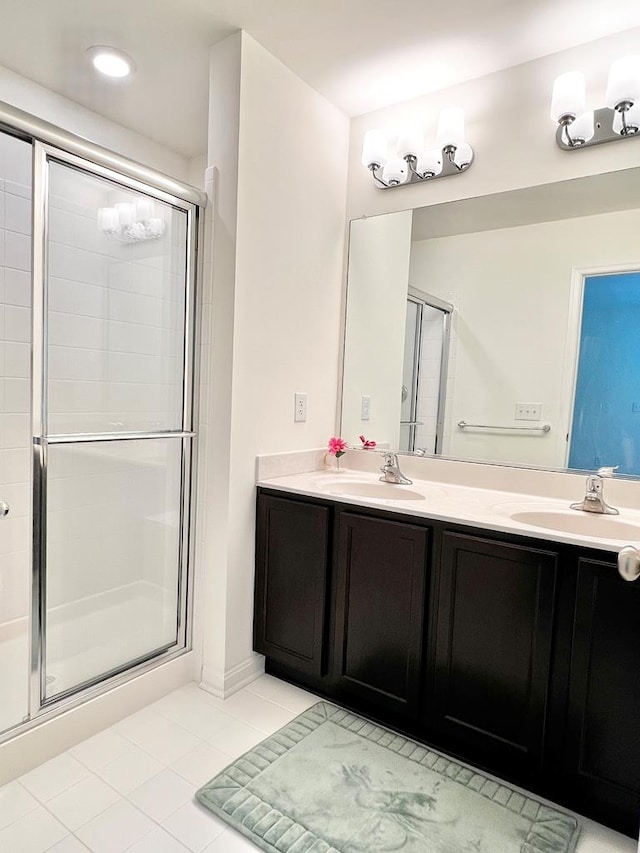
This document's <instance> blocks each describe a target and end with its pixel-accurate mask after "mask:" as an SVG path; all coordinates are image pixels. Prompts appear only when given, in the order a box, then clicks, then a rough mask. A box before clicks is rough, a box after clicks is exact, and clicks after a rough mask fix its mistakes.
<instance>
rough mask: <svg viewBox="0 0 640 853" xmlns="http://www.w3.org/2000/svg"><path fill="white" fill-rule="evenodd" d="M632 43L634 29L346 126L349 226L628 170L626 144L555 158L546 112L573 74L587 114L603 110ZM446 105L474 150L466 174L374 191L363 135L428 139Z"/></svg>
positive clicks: (638, 33)
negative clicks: (458, 111)
mask: <svg viewBox="0 0 640 853" xmlns="http://www.w3.org/2000/svg"><path fill="white" fill-rule="evenodd" d="M639 39H640V29H633V30H627V31H626V32H622V33H617V34H616V35H613V36H610V37H608V38H604V39H599V40H598V41H594V42H591V43H589V44H586V45H581V46H579V47H576V48H573V49H571V50H567V51H563V52H561V53H555V54H552V55H551V56H547V57H544V58H542V59H538V60H535V61H532V62H527V63H525V64H523V65H517V66H515V67H513V68H508V69H506V70H505V71H499V72H496V73H494V74H489V75H487V76H486V77H481V78H478V79H477V80H471V81H469V82H467V83H463V84H460V85H459V86H455V87H452V88H450V89H446V90H443V91H442V92H437V93H434V94H432V95H428V96H425V97H422V98H416V99H414V100H411V101H405V102H403V103H399V104H397V105H395V106H392V107H388V108H386V109H382V110H378V111H376V112H372V113H367V114H365V115H362V116H358V117H357V118H355V119H354V120H353V122H352V125H351V141H350V152H349V196H348V206H347V216H348V218H349V219H354V218H356V217H359V216H362V215H363V214H366V215H373V214H375V213H386V212H390V211H393V210H404V209H406V208H409V207H422V206H424V205H432V204H438V203H440V202H444V201H452V200H454V199H459V198H472V197H475V196H480V195H485V194H487V193H496V192H501V191H503V190H509V189H516V188H519V187H526V186H533V185H536V184H545V183H549V182H553V181H560V180H565V179H568V178H574V177H580V176H582V175H591V174H596V173H600V172H608V171H614V170H617V169H627V168H630V167H632V166H635V165H636V164H637V162H638V153H637V148H638V146H637V145H635V144H633V143H632V142H629V143H628V144H627V143H619V144H616V145H601V146H596V147H595V148H591V149H588V150H584V151H579V152H567V151H561V150H560V149H559V148H558V147H557V145H556V143H555V125H554V123H553V122H552V121H551V119H550V118H549V108H550V102H551V89H552V86H553V81H554V79H555V78H556V76H558V75H559V74H561V73H563V72H565V71H572V70H575V69H582V70H584V72H585V74H586V78H587V106H588V108H597V107H601V106H604V97H605V88H606V80H607V74H608V71H609V66H610V65H611V62H612V61H613V60H614V59H617V58H618V57H620V56H624V55H626V54H635V53H637V52H638V40H639ZM461 61H464V58H463V57H461ZM452 105H459V106H461V107H463V108H464V110H465V114H466V119H467V139H468V141H469V143H470V144H471V145H472V146H473V148H474V150H475V160H474V163H473V165H472V166H471V169H470V170H469V171H468V172H465V173H464V174H461V175H459V176H455V177H450V178H443V179H441V180H437V181H434V182H430V183H427V184H425V185H422V186H417V185H412V186H410V187H401V188H400V189H397V190H391V191H382V190H378V189H376V188H375V186H374V182H373V180H372V179H371V175H370V174H369V172H368V171H367V169H365V168H364V167H363V166H362V164H361V162H360V156H361V152H362V140H363V138H364V134H365V132H366V131H367V130H370V129H372V128H377V127H379V128H382V129H387V130H394V129H395V130H396V131H397V129H398V126H399V125H401V124H403V123H406V122H408V121H411V120H417V119H420V120H424V122H425V123H426V124H427V128H428V129H430V133H431V137H432V138H434V137H435V129H436V123H437V115H438V112H439V110H440V109H441V108H443V107H446V106H452Z"/></svg>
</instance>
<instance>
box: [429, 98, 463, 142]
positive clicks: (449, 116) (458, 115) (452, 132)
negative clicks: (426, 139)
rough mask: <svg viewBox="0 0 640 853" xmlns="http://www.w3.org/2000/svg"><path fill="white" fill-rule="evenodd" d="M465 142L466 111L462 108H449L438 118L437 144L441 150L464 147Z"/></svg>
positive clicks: (442, 111)
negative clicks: (449, 147)
mask: <svg viewBox="0 0 640 853" xmlns="http://www.w3.org/2000/svg"><path fill="white" fill-rule="evenodd" d="M463 142H464V110H463V109H462V108H461V107H447V108H446V109H444V110H441V112H440V115H439V116H438V132H437V134H436V144H437V145H439V146H440V148H441V149H442V148H446V147H447V146H449V145H454V146H456V147H457V146H458V145H462V143H463Z"/></svg>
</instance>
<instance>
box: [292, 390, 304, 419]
mask: <svg viewBox="0 0 640 853" xmlns="http://www.w3.org/2000/svg"><path fill="white" fill-rule="evenodd" d="M306 419H307V395H306V394H299V393H297V392H296V395H295V408H294V413H293V420H294V421H295V422H296V423H303V422H304V421H306Z"/></svg>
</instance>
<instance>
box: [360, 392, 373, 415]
mask: <svg viewBox="0 0 640 853" xmlns="http://www.w3.org/2000/svg"><path fill="white" fill-rule="evenodd" d="M360 420H361V421H368V420H371V397H369V396H368V395H365V394H363V395H362V402H361V403H360Z"/></svg>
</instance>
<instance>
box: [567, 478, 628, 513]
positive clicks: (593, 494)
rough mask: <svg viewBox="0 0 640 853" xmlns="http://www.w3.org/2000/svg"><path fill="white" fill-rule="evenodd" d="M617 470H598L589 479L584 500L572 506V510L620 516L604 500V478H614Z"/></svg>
mask: <svg viewBox="0 0 640 853" xmlns="http://www.w3.org/2000/svg"><path fill="white" fill-rule="evenodd" d="M615 470H616V469H615V468H598V470H597V471H596V473H595V474H590V475H589V476H588V477H587V491H586V494H585V496H584V499H583V500H581V501H578V502H577V503H574V504H571V509H580V510H582V511H583V512H599V513H603V514H605V515H620V513H619V512H618V510H617V509H615V508H614V507H612V506H609V504H608V503H607V502H606V501H605V499H604V492H603V490H604V478H605V477H613V472H614V471H615Z"/></svg>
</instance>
